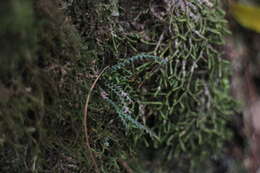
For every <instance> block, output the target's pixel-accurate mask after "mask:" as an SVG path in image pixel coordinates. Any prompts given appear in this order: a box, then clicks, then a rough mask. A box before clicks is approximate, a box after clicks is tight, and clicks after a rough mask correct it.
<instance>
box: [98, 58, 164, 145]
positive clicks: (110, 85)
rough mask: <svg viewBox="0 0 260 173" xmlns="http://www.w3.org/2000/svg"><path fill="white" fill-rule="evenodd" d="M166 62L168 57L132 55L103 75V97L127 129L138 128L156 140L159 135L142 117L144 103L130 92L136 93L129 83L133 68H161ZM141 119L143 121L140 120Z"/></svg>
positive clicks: (132, 76) (132, 78) (132, 75)
mask: <svg viewBox="0 0 260 173" xmlns="http://www.w3.org/2000/svg"><path fill="white" fill-rule="evenodd" d="M166 64H167V59H165V58H161V57H158V56H153V55H148V54H139V55H136V56H133V57H130V58H129V59H126V60H124V61H122V62H120V63H118V64H116V65H113V66H112V67H110V68H109V69H108V71H107V72H106V73H105V74H104V75H103V80H102V81H103V82H104V83H103V87H101V88H100V90H101V96H102V98H103V99H104V100H106V101H107V102H108V103H109V104H110V105H111V106H112V107H113V109H114V110H115V112H116V113H117V115H118V117H119V118H120V120H121V121H122V123H123V125H124V126H125V127H126V129H128V130H129V129H131V128H135V129H138V130H140V131H143V132H145V133H147V134H149V135H150V137H152V138H154V139H156V140H160V139H159V137H158V136H157V135H156V134H155V133H154V132H153V131H152V129H150V128H149V127H147V126H146V125H145V118H143V117H142V112H143V110H142V104H141V103H140V101H139V100H138V98H137V97H135V96H134V95H131V96H130V94H129V93H134V91H132V90H133V87H130V86H129V84H130V83H132V82H133V80H134V76H135V75H136V74H134V73H133V71H134V70H131V68H132V69H133V68H135V69H136V68H138V69H139V70H140V69H142V68H147V66H156V67H159V68H161V67H163V66H164V65H166ZM130 90H131V91H130ZM136 108H137V111H136ZM141 120H143V122H140V121H141Z"/></svg>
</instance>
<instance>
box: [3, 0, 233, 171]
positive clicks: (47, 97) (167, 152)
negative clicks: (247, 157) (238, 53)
mask: <svg viewBox="0 0 260 173" xmlns="http://www.w3.org/2000/svg"><path fill="white" fill-rule="evenodd" d="M58 2H59V3H61V4H64V5H65V6H66V13H67V15H68V16H65V15H64V14H63V11H61V10H60V8H59V7H58ZM111 2H112V1H111ZM113 2H116V1H113ZM167 2H168V1H165V2H161V3H160V4H159V3H158V4H157V3H156V2H155V1H149V0H145V1H139V0H133V1H118V3H117V2H116V4H111V3H110V2H107V1H102V0H100V1H85V0H79V1H71V3H69V2H65V1H64V2H61V1H51V0H49V1H46V0H38V1H37V2H35V3H33V4H32V1H29V0H27V1H24V2H23V3H22V1H8V2H5V1H3V2H1V3H0V4H1V6H2V5H3V6H4V7H6V8H1V11H0V13H1V14H4V15H2V16H1V17H0V19H1V20H0V21H1V22H2V23H1V24H2V26H3V27H1V30H0V35H1V38H2V37H3V38H4V39H1V40H0V42H1V43H3V44H1V45H4V49H3V50H4V51H2V52H1V57H4V58H1V59H0V67H1V68H0V72H1V73H0V76H1V82H0V97H1V98H4V99H1V100H0V107H1V109H0V132H1V136H0V142H1V151H0V154H1V160H0V165H1V168H0V170H1V171H3V172H10V171H13V172H17V171H18V172H29V171H31V172H44V171H52V172H93V171H94V170H93V167H92V161H91V160H90V159H89V156H88V155H87V153H88V152H87V151H86V147H85V140H84V133H83V127H82V119H83V114H82V109H83V107H84V104H85V97H86V95H87V93H88V91H89V88H90V86H91V83H92V82H93V81H94V80H95V78H96V76H97V74H98V73H99V71H100V69H102V68H104V67H105V66H107V65H109V66H111V68H110V70H108V71H107V72H106V73H105V74H104V75H103V77H102V78H101V80H100V81H99V83H98V87H97V89H96V90H94V93H93V95H92V98H91V101H90V105H89V110H88V111H89V117H88V127H89V138H90V146H91V149H92V151H93V152H95V153H96V156H97V158H96V160H97V164H98V167H99V168H100V170H101V172H115V173H117V172H123V171H124V170H125V169H126V168H125V166H124V165H122V162H121V161H123V162H124V161H125V160H126V161H127V163H128V164H129V165H130V166H132V164H135V163H138V166H137V167H136V166H133V168H135V169H134V170H135V171H136V172H138V171H139V172H143V170H150V171H155V172H159V171H165V172H167V170H169V169H171V167H170V166H169V165H170V164H171V163H173V165H174V166H175V168H176V170H177V169H178V170H180V171H181V170H182V172H188V171H191V172H192V171H193V172H195V171H194V170H195V167H200V166H201V165H202V164H201V162H205V159H206V160H210V159H211V157H210V155H214V156H218V153H221V152H222V148H223V144H224V142H225V141H227V140H228V139H230V136H231V132H230V130H229V129H228V128H227V127H226V124H227V123H228V122H229V120H230V115H231V114H232V111H233V109H234V107H235V106H236V104H235V103H234V102H233V100H232V99H231V98H230V96H229V94H228V90H229V84H228V77H229V75H230V73H229V70H228V69H229V64H228V62H226V61H225V60H223V59H222V58H221V47H220V45H222V44H223V43H224V35H225V34H226V33H227V32H228V31H227V30H226V29H225V27H226V26H225V25H226V21H225V20H224V13H223V11H221V10H220V8H219V4H218V3H217V2H216V4H214V6H212V5H211V4H207V2H208V1H201V3H198V2H197V1H195V0H194V1H169V2H172V3H173V4H170V3H167ZM214 3H215V2H214ZM112 6H113V7H114V8H111V7H112ZM115 7H117V9H116V10H118V12H119V16H115V15H112V13H113V10H115ZM58 9H59V10H58ZM69 17H70V18H71V20H70V18H69ZM10 19H12V20H10ZM11 21H12V22H13V23H12V22H11ZM70 22H73V23H74V25H73V26H72V25H71V23H70ZM74 26H75V27H76V29H75V28H74ZM14 43H15V44H14ZM14 50H15V51H14ZM140 54H141V55H142V56H140ZM135 55H138V56H135ZM133 56H134V57H133ZM130 57H133V58H130ZM209 163H210V161H209ZM153 165H155V166H153ZM210 169H213V168H210Z"/></svg>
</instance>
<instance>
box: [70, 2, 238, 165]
mask: <svg viewBox="0 0 260 173" xmlns="http://www.w3.org/2000/svg"><path fill="white" fill-rule="evenodd" d="M79 4H80V3H79ZM74 5H75V6H77V5H76V4H74ZM85 5H86V6H85V8H84V9H88V11H89V13H86V15H84V16H83V19H85V20H88V21H90V22H93V21H94V22H95V20H93V19H92V18H91V15H90V14H92V13H95V14H99V16H98V19H99V20H96V23H93V24H92V25H94V26H97V28H96V29H97V31H96V30H95V31H93V30H91V27H84V26H83V27H79V29H80V30H81V31H82V32H84V31H90V32H89V33H90V34H89V35H87V36H86V37H85V38H86V39H89V38H92V39H94V38H93V37H91V33H92V32H93V34H97V35H95V36H96V41H97V43H98V44H97V47H96V48H95V49H93V50H97V52H96V54H95V56H96V57H97V58H99V61H98V62H100V63H98V64H101V63H105V64H115V65H114V66H113V67H112V69H113V68H115V69H116V70H112V71H110V72H107V76H106V77H104V79H103V84H101V86H100V87H101V91H100V92H101V93H102V94H103V98H104V100H107V101H108V103H109V104H110V105H111V106H112V108H114V109H115V112H116V113H117V114H118V119H119V120H120V121H121V125H122V127H126V128H125V129H126V130H125V131H126V132H127V136H129V137H131V139H132V141H133V142H135V144H137V146H139V147H141V148H142V149H143V148H149V149H150V150H149V151H150V152H154V154H155V155H156V157H157V154H156V153H160V156H158V157H159V158H160V159H161V160H170V161H172V160H176V159H180V158H181V159H180V161H179V162H178V163H176V164H175V165H176V167H178V166H179V167H183V166H181V160H182V161H184V162H188V163H189V164H188V163H187V164H188V165H189V166H187V167H186V168H187V169H190V168H191V167H192V165H194V164H195V161H198V162H199V161H201V160H203V159H205V158H207V159H208V158H209V157H210V156H212V155H217V153H219V152H221V150H222V148H223V145H224V143H225V141H226V140H228V139H230V137H231V131H230V130H229V129H228V128H227V123H228V122H229V121H230V115H232V110H234V107H235V106H236V104H235V102H234V101H233V100H232V99H231V97H230V96H229V84H228V78H229V70H228V69H229V63H228V62H227V61H225V60H224V59H222V58H221V48H220V46H221V45H223V43H224V35H225V34H227V33H228V31H227V29H226V28H225V27H226V21H225V20H224V12H223V11H222V10H221V9H220V5H219V2H218V1H214V2H213V1H212V2H209V1H200V2H197V1H185V0H183V1H158V2H155V1H148V0H147V1H142V2H139V1H131V2H119V3H118V5H119V17H115V16H114V15H112V14H113V11H112V10H111V9H113V8H110V5H111V4H109V3H105V2H96V3H95V5H94V6H95V8H93V9H90V4H88V3H85ZM75 6H74V7H75ZM72 7H73V6H72ZM91 12H92V13H91ZM102 14H103V15H102ZM92 17H93V16H92ZM90 19H92V20H90ZM101 19H102V20H101ZM76 23H77V21H76ZM105 30H106V31H109V32H103V31H105ZM83 37H84V35H83ZM94 40H95V39H94ZM140 53H144V54H145V55H147V56H150V55H155V56H157V57H158V59H162V60H161V62H162V61H163V59H165V60H167V63H166V64H165V63H163V64H161V63H160V60H159V61H158V60H156V61H154V60H143V59H142V58H139V60H138V58H136V59H135V60H133V61H132V60H130V59H131V58H130V57H131V56H134V55H137V54H140ZM147 128H148V129H149V130H151V131H152V132H154V134H155V135H156V136H157V137H159V139H158V138H157V137H156V138H153V137H151V133H150V132H148V130H147ZM146 132H148V133H146ZM149 134H150V135H149ZM152 136H153V135H152ZM137 151H138V150H137ZM160 159H158V160H160ZM197 165H199V164H197ZM184 167H185V166H184Z"/></svg>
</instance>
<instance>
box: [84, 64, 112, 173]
mask: <svg viewBox="0 0 260 173" xmlns="http://www.w3.org/2000/svg"><path fill="white" fill-rule="evenodd" d="M107 68H108V66H107V67H105V68H104V69H103V70H102V71H101V72H100V73H99V75H98V76H97V78H96V79H95V81H94V82H93V84H92V86H91V88H90V90H89V93H88V95H87V98H86V102H85V107H84V111H83V115H84V118H83V126H84V132H85V138H86V147H87V150H88V151H89V154H90V157H91V160H92V163H93V165H94V169H95V172H96V173H100V171H99V168H98V166H97V161H96V154H95V153H94V152H92V150H91V147H90V144H89V135H88V126H87V120H88V104H89V100H90V96H91V93H92V91H93V89H94V88H95V86H96V83H97V81H98V80H99V78H100V77H101V75H102V74H103V73H104V72H105V70H106V69H107Z"/></svg>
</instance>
